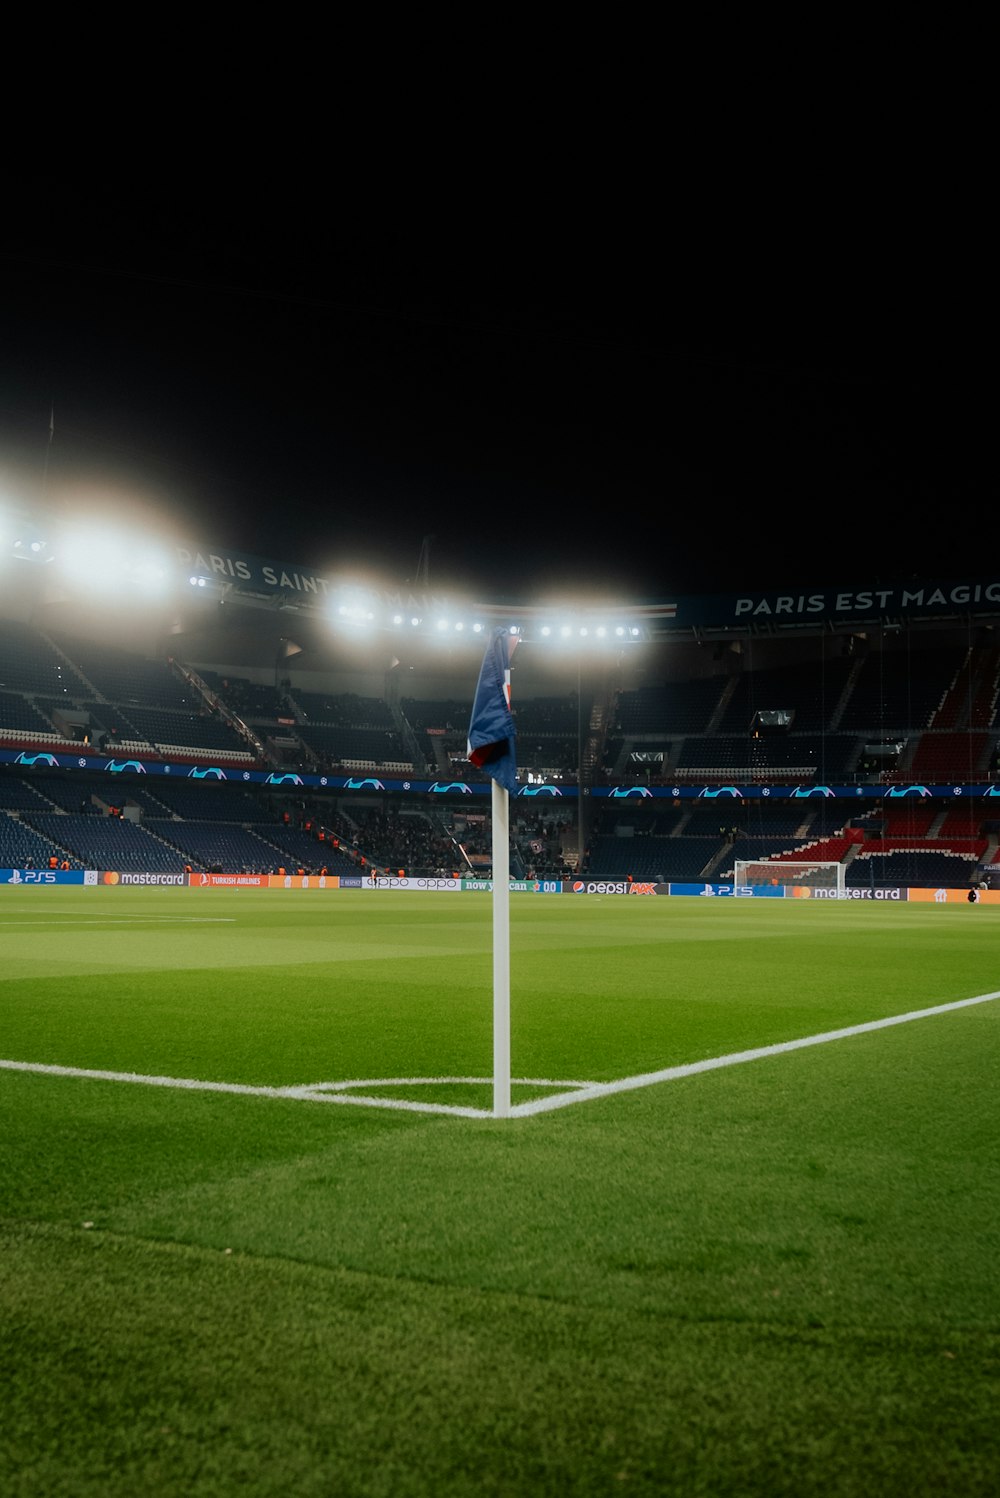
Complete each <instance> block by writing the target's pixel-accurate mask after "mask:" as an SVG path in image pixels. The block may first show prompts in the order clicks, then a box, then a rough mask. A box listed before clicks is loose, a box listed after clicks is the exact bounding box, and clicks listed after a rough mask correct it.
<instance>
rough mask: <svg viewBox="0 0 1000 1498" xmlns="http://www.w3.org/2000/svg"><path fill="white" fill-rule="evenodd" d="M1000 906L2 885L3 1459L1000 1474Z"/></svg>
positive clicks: (462, 1485)
mask: <svg viewBox="0 0 1000 1498" xmlns="http://www.w3.org/2000/svg"><path fill="white" fill-rule="evenodd" d="M998 919H1000V916H998V914H997V912H996V911H995V909H994V908H993V907H990V906H966V905H961V906H956V905H945V906H936V905H933V904H931V905H928V904H921V905H913V906H908V905H899V906H889V905H885V906H883V905H873V904H867V903H859V902H844V903H843V904H838V903H833V902H829V903H827V902H824V903H823V904H814V903H812V902H809V901H787V902H786V901H780V900H741V901H723V900H707V899H706V900H700V899H694V898H691V899H684V898H675V899H667V898H656V899H627V898H616V897H613V896H608V897H603V898H602V897H590V898H570V897H560V896H553V897H538V898H535V897H531V896H527V895H526V896H521V897H517V898H514V899H512V901H511V907H510V926H511V942H510V972H511V977H510V992H511V1036H512V1040H511V1063H512V1076H513V1078H514V1083H513V1087H512V1096H513V1102H514V1104H515V1107H516V1108H522V1109H524V1110H525V1111H523V1112H522V1113H521V1114H520V1116H515V1117H513V1118H510V1119H503V1120H497V1119H493V1118H491V1117H490V1116H489V1109H490V1100H491V1080H490V1068H491V1064H492V928H491V899H490V897H489V896H488V895H485V894H484V895H478V894H462V895H456V896H449V897H444V896H442V895H434V894H427V895H424V894H415V893H412V892H409V891H407V892H400V893H396V892H389V891H385V892H382V891H379V892H375V893H372V892H366V891H337V892H333V891H288V892H287V893H286V892H284V891H254V890H240V891H237V892H229V891H225V890H221V889H213V890H205V891H195V890H188V889H168V890H148V889H135V888H130V889H123V888H116V889H107V888H99V889H80V890H71V889H66V888H60V889H57V890H39V889H34V888H32V889H28V890H20V891H15V890H4V891H3V892H2V897H0V931H2V934H3V952H4V959H5V960H4V966H3V976H2V993H0V1115H2V1132H0V1224H2V1225H0V1231H2V1234H3V1240H4V1241H3V1247H2V1254H0V1264H2V1269H0V1315H2V1320H3V1326H4V1334H3V1336H2V1338H0V1370H2V1376H3V1386H4V1389H5V1391H6V1392H5V1409H4V1421H3V1429H2V1432H0V1490H2V1491H3V1492H4V1493H5V1494H6V1493H10V1494H11V1495H12V1498H15V1495H16V1498H22V1495H36V1494H37V1495H39V1498H41V1495H46V1498H55V1495H62V1494H67V1495H70V1494H73V1495H75V1494H94V1495H97V1494H101V1495H114V1498H118V1495H123V1498H124V1495H129V1498H132V1495H136V1494H156V1495H160V1494H164V1495H167V1494H169V1495H173V1494H177V1495H182V1494H184V1495H189V1494H191V1495H194V1494H197V1495H201V1494H205V1495H208V1494H220V1495H221V1494H230V1493H237V1492H240V1493H246V1494H250V1495H257V1494H283V1495H288V1494H295V1495H298V1494H309V1495H311V1494H317V1495H318V1494H324V1495H328V1494H341V1493H343V1494H359V1495H369V1494H372V1495H382V1494H385V1495H390V1494H391V1495H406V1494H413V1495H435V1498H448V1495H458V1494H462V1495H465V1494H468V1495H473V1494H476V1495H479V1494H493V1493H495V1494H510V1495H515V1494H517V1495H522V1494H536V1493H539V1494H553V1495H555V1494H559V1495H577V1494H581V1495H582V1494H588V1495H589V1494H604V1493H611V1492H614V1493H619V1492H634V1493H643V1494H678V1495H680V1494H683V1495H692V1494H713V1495H715V1494H718V1495H722V1494H727V1495H728V1494H740V1495H753V1498H756V1495H758V1494H759V1495H765V1494H767V1495H776V1494H788V1495H795V1498H811V1495H819V1494H823V1495H840V1494H844V1495H846V1494H862V1493H863V1494H866V1495H871V1494H873V1493H877V1494H879V1495H894V1494H897V1493H898V1494H904V1493H906V1494H908V1495H911V1498H912V1495H913V1494H922V1493H932V1492H943V1491H948V1492H954V1493H961V1494H963V1495H966V1494H968V1495H978V1494H983V1495H985V1494H987V1493H989V1494H991V1495H992V1494H993V1493H995V1492H996V1491H997V1489H998V1487H1000V1420H998V1418H997V1416H998V1410H1000V1296H998V1293H997V1289H996V1285H997V1277H996V1272H995V1265H996V1262H997V1258H998V1253H1000V1164H998V1161H1000V1149H998V1143H1000V1130H998V1128H997V1124H996V1105H995V1076H996V1069H997V1061H998V1058H1000V1045H998V1039H1000V1031H998V1020H1000V999H998V1000H994V999H993V998H992V995H993V994H994V993H996V992H997V991H998V990H1000V960H998V958H1000V926H998V924H997V922H998ZM970 1000H980V1001H981V1002H975V1003H970V1002H969V1001H970ZM930 1010H934V1011H937V1012H935V1013H930V1014H921V1011H930ZM903 1016H918V1017H913V1018H908V1019H906V1021H905V1022H903V1023H892V1024H886V1023H884V1022H886V1021H890V1020H896V1019H899V1018H901V1017H903ZM841 1032H848V1033H841ZM831 1036H835V1037H836V1038H829V1037H831ZM821 1037H822V1041H821V1043H815V1044H808V1045H796V1044H794V1043H795V1042H802V1041H806V1040H812V1039H816V1038H821ZM769 1048H770V1053H769V1054H761V1053H762V1052H767V1051H768V1050H769ZM748 1052H749V1053H751V1055H750V1056H749V1057H748V1056H747V1054H746V1053H748ZM723 1058H725V1059H726V1060H727V1062H729V1063H731V1064H725V1065H708V1064H707V1063H717V1062H719V1061H720V1060H722V1059H723ZM736 1058H739V1059H738V1060H737V1059H736ZM529 1110H534V1111H529Z"/></svg>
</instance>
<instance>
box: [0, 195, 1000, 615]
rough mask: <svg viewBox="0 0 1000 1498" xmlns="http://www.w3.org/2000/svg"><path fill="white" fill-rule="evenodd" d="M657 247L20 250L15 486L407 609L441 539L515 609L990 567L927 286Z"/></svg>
mask: <svg viewBox="0 0 1000 1498" xmlns="http://www.w3.org/2000/svg"><path fill="white" fill-rule="evenodd" d="M95 214H96V211H95ZM846 238H847V239H848V240H849V239H850V234H848V235H847V236H846ZM643 243H644V245H645V248H644V250H643V253H642V254H639V253H638V252H636V251H635V250H634V248H633V246H632V242H631V241H630V240H629V237H628V235H627V234H625V235H624V236H623V240H622V242H618V241H614V240H613V239H611V238H609V237H608V236H607V235H605V236H604V238H603V239H602V240H601V242H600V244H599V245H597V246H596V247H595V246H594V245H592V244H591V245H588V246H584V245H582V244H577V245H576V246H575V250H574V252H573V254H572V255H571V254H570V252H569V249H568V248H566V249H564V248H563V245H564V242H563V241H562V240H560V241H559V243H558V245H557V244H555V243H553V244H552V245H550V246H549V247H548V252H547V253H545V254H541V253H539V254H538V256H537V257H534V256H533V255H532V254H531V253H525V252H524V246H523V245H522V246H521V253H519V254H517V255H515V254H513V253H508V249H509V246H507V245H505V244H502V243H496V242H493V241H488V242H487V240H485V239H479V240H477V241H476V243H475V244H470V243H469V242H467V241H463V242H462V243H461V244H455V243H450V244H449V243H448V240H447V236H442V238H441V240H440V241H438V242H436V243H434V244H427V243H422V244H421V245H420V246H418V247H415V246H414V245H413V244H412V243H408V242H407V241H406V240H405V237H404V238H402V239H399V238H393V237H389V236H384V237H383V238H382V239H381V240H380V241H379V243H378V245H377V246H374V247H373V246H372V245H366V244H359V243H352V244H351V247H350V250H349V251H348V250H345V249H344V247H343V235H342V232H341V231H340V230H338V231H337V232H334V229H333V228H332V227H330V226H324V225H322V224H320V223H318V222H317V223H313V224H306V225H304V226H303V225H299V226H298V228H297V230H296V232H290V231H288V230H287V229H285V230H283V231H282V232H281V233H278V234H270V235H265V234H264V233H263V232H262V231H261V229H260V226H259V225H256V226H253V225H251V226H249V227H248V226H247V225H246V224H245V223H243V224H242V225H240V227H239V229H238V230H237V229H236V228H234V227H233V226H232V225H231V224H230V223H228V222H227V221H226V220H225V218H224V216H220V219H219V220H218V221H217V222H216V223H215V224H214V225H213V224H212V223H211V222H207V221H206V220H204V219H201V218H195V217H186V218H183V219H182V220H180V221H178V220H177V219H175V217H174V216H172V215H171V214H170V213H168V212H167V210H166V208H164V209H163V210H161V211H152V210H145V211H142V212H138V211H137V212H136V213H134V214H132V215H129V214H120V215H118V216H117V217H116V218H114V219H112V220H110V221H108V220H107V219H102V218H100V215H99V214H96V216H95V229H94V232H93V233H90V234H82V235H79V236H78V237H76V238H74V239H73V240H72V241H70V240H69V238H68V237H67V236H64V237H63V238H62V239H60V241H59V242H58V243H56V242H55V241H54V240H53V239H52V238H48V239H45V240H44V241H43V239H42V238H41V237H40V236H34V237H32V238H29V237H27V236H26V235H24V236H21V237H20V238H19V237H18V236H17V235H15V236H14V237H13V238H8V240H7V241H6V244H5V246H4V248H3V249H2V250H0V269H2V290H0V480H2V481H3V482H4V483H5V485H6V487H7V488H8V489H9V490H11V491H12V492H15V491H16V490H17V489H18V488H19V489H20V492H21V493H23V494H26V495H30V494H32V493H34V495H36V496H37V495H39V494H40V493H41V484H42V482H43V475H44V483H45V486H46V493H47V495H48V497H49V498H50V499H51V498H54V497H56V496H59V497H60V502H62V499H61V497H62V496H64V495H67V494H75V495H80V496H82V495H87V496H93V494H94V493H95V492H98V491H101V492H106V493H108V494H114V495H116V496H118V499H117V501H116V502H117V503H118V504H119V505H120V506H121V507H122V511H123V513H124V515H125V516H126V518H128V517H129V514H130V505H131V503H132V502H131V501H129V500H122V498H121V496H133V497H134V509H133V510H132V514H133V515H134V518H136V519H141V518H142V517H143V515H144V514H145V513H146V512H147V507H148V509H149V510H150V511H153V512H166V513H168V514H170V515H171V516H172V517H173V519H174V521H175V523H176V524H177V525H178V527H179V528H180V529H181V530H183V531H187V532H189V533H190V534H191V535H192V536H193V537H195V538H198V539H203V540H204V541H206V542H209V543H214V544H218V545H221V546H230V547H233V548H237V549H241V550H243V551H246V552H251V553H254V554H256V555H259V556H265V557H273V558H276V559H280V560H284V561H290V562H295V563H307V564H310V565H313V566H315V567H317V568H318V569H326V570H330V571H334V572H338V573H339V572H342V571H345V570H348V569H350V568H352V567H354V566H365V567H368V568H371V569H374V571H375V574H376V575H377V576H378V577H380V578H382V579H384V580H385V581H386V582H388V583H390V584H392V585H400V584H403V583H404V582H407V581H409V580H412V579H414V578H415V576H416V573H417V566H418V560H419V557H420V553H421V547H422V543H423V541H424V538H425V537H432V538H433V540H432V541H431V544H430V553H429V562H430V582H431V584H432V586H434V587H436V588H438V589H440V590H442V591H450V590H452V589H461V590H462V591H466V592H470V593H472V594H473V595H474V596H476V597H478V598H484V597H486V596H487V595H488V596H490V597H492V598H494V599H495V600H496V601H504V600H508V599H509V600H511V601H518V600H520V601H524V602H527V601H531V599H532V598H534V597H536V596H538V595H539V594H547V595H557V594H569V593H573V592H576V591H579V590H582V589H598V590H599V591H600V592H601V593H603V594H611V595H614V596H616V597H618V598H621V597H623V596H632V597H638V598H642V599H646V600H666V599H671V598H673V597H675V596H677V595H683V594H690V593H699V592H708V591H719V592H724V591H729V590H731V589H738V590H743V589H745V588H761V589H763V588H767V587H769V586H777V585H791V584H794V583H796V582H797V583H801V584H803V585H810V584H813V583H815V584H829V583H836V582H837V581H840V580H843V581H844V582H845V583H847V584H851V583H855V582H857V583H868V582H873V581H875V580H888V579H892V578H899V577H909V576H912V575H913V574H914V573H915V572H924V573H927V572H929V571H930V572H934V573H938V574H940V573H941V572H942V571H943V572H944V573H947V574H949V575H956V576H957V575H965V574H966V573H967V572H969V571H972V572H975V573H977V574H980V573H981V572H982V571H983V567H984V565H985V564H986V562H987V561H988V556H984V552H983V531H984V527H978V528H976V527H973V526H970V525H968V523H967V522H966V519H965V516H966V513H967V509H968V506H969V505H970V503H971V502H972V500H973V499H974V493H973V486H974V485H975V483H976V482H977V477H976V473H977V470H976V466H975V463H974V461H973V448H974V444H973V442H972V440H971V435H972V427H973V424H974V419H975V418H974V414H973V412H972V410H971V408H970V407H969V406H968V405H967V404H966V403H965V402H964V400H963V393H964V392H963V385H964V379H965V372H964V369H963V368H962V366H961V365H959V364H958V363H956V360H955V358H954V357H953V355H952V353H951V351H950V348H949V338H950V333H949V327H948V315H947V312H948V309H947V307H946V306H945V305H944V302H943V301H942V300H941V299H940V298H938V297H937V296H936V295H933V294H927V293H925V295H924V297H923V300H922V302H920V303H916V302H915V301H914V298H913V281H914V279H919V277H918V276H917V275H916V272H915V271H913V270H912V268H911V270H910V271H908V272H907V274H906V275H905V276H902V277H901V276H900V275H899V274H895V275H894V274H893V268H892V265H891V263H890V260H891V257H890V259H887V260H881V259H879V258H878V257H877V256H876V257H873V258H871V259H865V257H864V256H859V255H858V254H857V253H856V249H855V250H854V251H852V250H850V247H849V245H847V244H846V243H844V242H842V241H838V242H837V243H836V244H828V243H826V242H824V245H823V249H822V252H820V251H819V250H817V249H816V241H815V240H810V239H808V237H807V238H806V239H804V240H800V241H795V240H791V241H789V240H788V239H787V238H786V239H785V241H784V243H783V246H782V251H781V254H780V255H777V254H771V253H770V246H767V245H765V246H758V250H757V252H756V253H755V254H753V255H751V254H749V253H744V254H742V255H741V256H740V257H739V259H738V260H736V259H735V258H734V257H733V255H732V251H731V247H730V246H728V245H727V243H726V242H725V241H723V242H720V243H718V244H716V245H715V246H714V248H713V249H712V250H711V251H706V252H703V251H702V247H701V246H695V245H691V246H689V247H688V249H687V252H685V253H681V252H679V251H676V250H671V249H670V248H669V247H668V241H666V240H664V239H658V240H656V241H654V242H653V243H652V245H651V244H650V242H649V240H648V238H647V239H645V240H644V241H643ZM445 244H447V245H448V248H447V252H445V250H444V248H442V246H443V245H445ZM567 244H568V242H567ZM737 264H738V267H739V271H738V273H737V272H736V271H735V269H734V266H736V265H737ZM51 407H54V412H55V431H54V437H53V439H52V442H51V445H50V444H49V443H48V426H49V412H50V408H51ZM95 485H96V488H95ZM75 502H83V501H82V500H80V501H75ZM86 502H87V503H89V504H94V503H95V501H94V500H93V499H92V498H88V500H87V501H86Z"/></svg>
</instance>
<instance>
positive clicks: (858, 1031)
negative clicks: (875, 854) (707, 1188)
mask: <svg viewBox="0 0 1000 1498" xmlns="http://www.w3.org/2000/svg"><path fill="white" fill-rule="evenodd" d="M992 999H1000V989H997V990H996V991H995V992H993V993H982V994H977V995H976V996H975V997H974V998H971V999H955V1000H954V1001H953V1002H951V1003H949V1004H935V1005H933V1007H931V1008H929V1009H913V1010H910V1011H909V1013H907V1014H893V1015H890V1016H889V1017H888V1018H886V1019H875V1020H868V1021H867V1022H866V1023H864V1024H861V1025H847V1026H845V1028H844V1029H842V1030H825V1031H823V1032H822V1033H821V1034H819V1035H804V1036H802V1037H801V1038H800V1039H799V1040H785V1041H781V1042H779V1043H778V1044H777V1045H765V1046H757V1047H756V1048H755V1049H753V1050H750V1051H734V1052H732V1053H731V1054H729V1055H727V1056H712V1057H709V1058H708V1059H707V1060H705V1061H690V1062H686V1063H685V1064H684V1065H682V1066H668V1067H665V1068H664V1069H663V1070H662V1071H651V1072H641V1073H639V1074H638V1075H637V1076H634V1077H619V1078H618V1080H617V1081H614V1082H578V1081H574V1082H566V1081H561V1082H556V1081H548V1080H546V1079H544V1078H541V1079H540V1078H528V1077H522V1078H514V1079H512V1080H513V1081H514V1082H515V1083H520V1085H521V1086H536V1087H564V1088H568V1089H571V1090H569V1091H566V1092H558V1093H555V1094H553V1095H551V1096H549V1097H541V1098H534V1099H533V1100H532V1101H531V1102H528V1103H517V1104H515V1105H514V1106H513V1107H512V1108H511V1110H510V1113H509V1115H508V1117H510V1118H531V1117H534V1115H535V1114H538V1113H552V1112H554V1111H555V1110H556V1109H557V1108H568V1107H570V1106H571V1105H572V1104H573V1103H589V1102H593V1101H594V1100H595V1099H596V1098H602V1097H609V1096H611V1095H612V1094H613V1093H616V1092H634V1091H636V1090H637V1089H638V1088H640V1087H654V1086H655V1085H656V1084H657V1083H659V1082H675V1081H679V1080H680V1079H681V1078H683V1077H693V1076H697V1075H698V1074H699V1073H701V1072H707V1071H718V1070H719V1069H720V1068H721V1067H724V1066H742V1065H743V1063H744V1062H747V1061H760V1060H763V1059H765V1058H766V1057H768V1056H782V1055H784V1054H785V1053H786V1052H788V1051H801V1050H804V1049H805V1047H806V1046H814V1045H826V1044H827V1043H828V1042H829V1041H832V1040H848V1039H850V1038H851V1037H852V1036H854V1035H865V1034H868V1033H869V1032H871V1031H873V1030H887V1029H889V1027H890V1026H892V1025H906V1024H909V1023H910V1022H911V1021H912V1020H917V1019H929V1018H931V1017H932V1016H933V1015H937V1014H951V1013H953V1012H954V1011H955V1010H957V1009H968V1008H970V1007H971V1006H972V1005H974V1004H988V1003H989V1002H990V1001H991V1000H992ZM0 1071H15V1072H30V1073H33V1074H35V1075H41V1076H48V1077H75V1078H82V1079H89V1080H91V1081H95V1082H131V1083H133V1084H137V1085H139V1086H143V1087H169V1088H177V1089H179V1090H181V1091H187V1092H223V1093H236V1094H238V1095H240V1096H243V1097H265V1098H285V1099H287V1100H289V1101H296V1102H312V1103H334V1104H341V1105H347V1106H353V1107H362V1108H383V1109H388V1110H390V1111H394V1112H402V1113H439V1114H447V1115H449V1116H451V1117H455V1118H477V1119H492V1118H493V1116H494V1115H493V1113H492V1110H490V1109H488V1108H466V1107H461V1106H459V1105H458V1104H454V1103H415V1102H411V1101H409V1100H408V1099H405V1098H380V1097H372V1096H371V1095H367V1094H365V1093H364V1092H361V1091H354V1090H353V1089H355V1088H364V1087H409V1086H441V1085H446V1084H448V1083H449V1082H450V1083H456V1082H457V1083H470V1084H472V1083H478V1084H483V1085H486V1084H488V1083H489V1082H490V1081H491V1078H489V1077H382V1078H368V1079H367V1080H357V1081H347V1082H312V1083H306V1084H304V1085H302V1084H300V1085H298V1086H291V1087H259V1086H253V1085H252V1084H250V1083H246V1082H206V1081H201V1080H200V1079H198V1078H195V1077H159V1076H146V1075H144V1074H143V1073H141V1072H127V1071H99V1070H96V1069H94V1068H90V1067H79V1066H58V1065H54V1064H52V1063H49V1062H42V1061H11V1060H5V1059H2V1058H0Z"/></svg>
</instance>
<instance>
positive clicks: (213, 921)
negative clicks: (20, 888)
mask: <svg viewBox="0 0 1000 1498" xmlns="http://www.w3.org/2000/svg"><path fill="white" fill-rule="evenodd" d="M38 921H47V922H48V923H49V925H52V926H59V927H63V926H135V925H137V924H138V925H141V926H150V925H154V926H155V925H156V924H157V922H161V923H162V922H171V921H172V922H174V923H175V924H176V923H177V922H180V923H181V924H183V925H185V926H234V925H235V924H236V917H235V916H234V915H156V916H153V915H115V916H108V917H107V918H105V917H104V916H87V915H83V916H80V917H79V918H74V919H71V920H64V918H63V917H62V916H57V917H54V916H53V913H52V912H51V911H39V912H38V918H37V920H36V921H33V920H32V919H31V916H30V915H19V916H14V917H13V918H11V919H10V920H0V926H32V925H37V923H38Z"/></svg>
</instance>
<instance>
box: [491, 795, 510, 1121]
mask: <svg viewBox="0 0 1000 1498" xmlns="http://www.w3.org/2000/svg"><path fill="white" fill-rule="evenodd" d="M509 811H510V797H509V795H508V793H507V792H506V791H505V790H504V788H503V786H502V785H498V784H497V782H496V781H495V780H494V782H493V1117H494V1118H509V1117H510V816H509Z"/></svg>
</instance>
